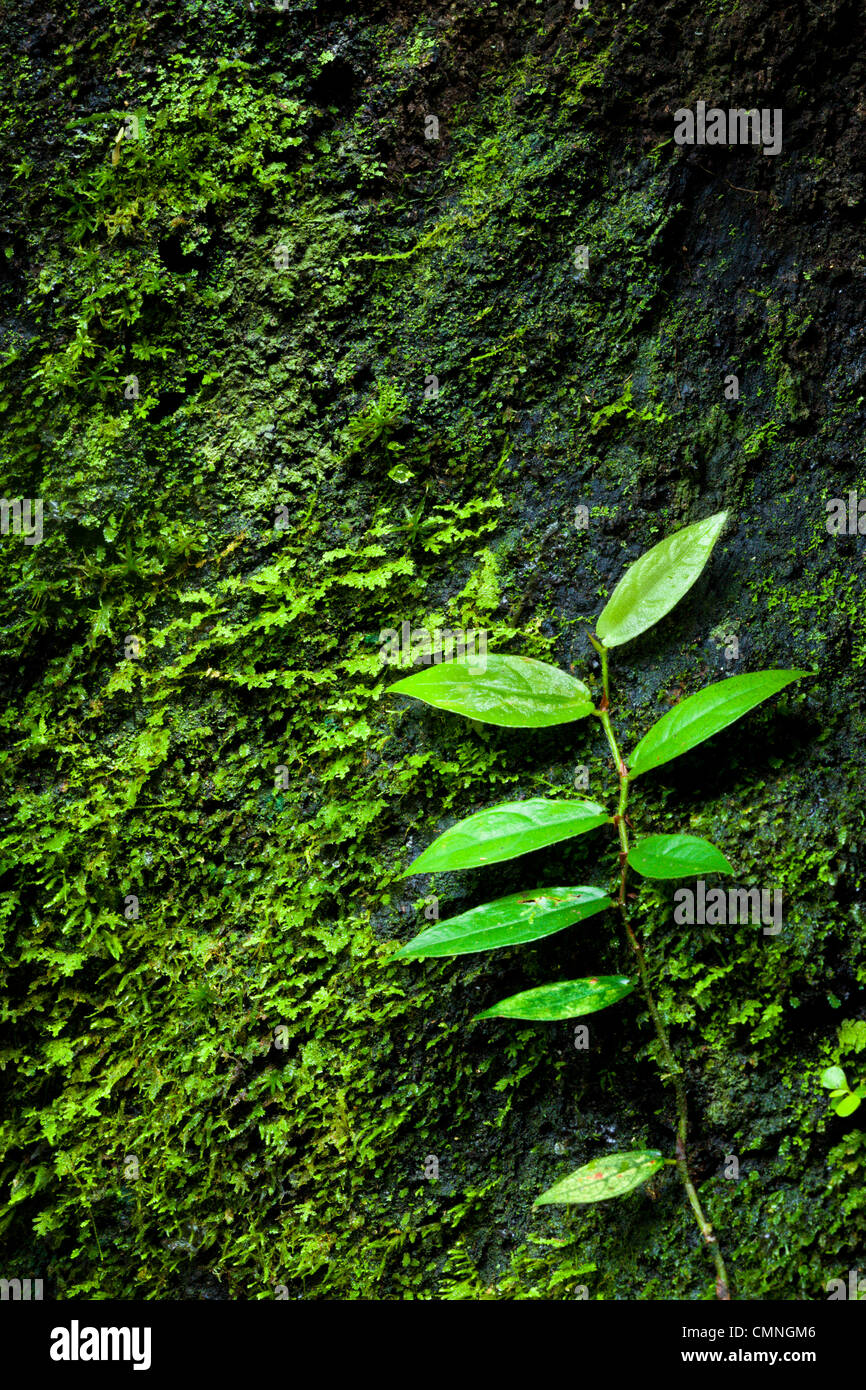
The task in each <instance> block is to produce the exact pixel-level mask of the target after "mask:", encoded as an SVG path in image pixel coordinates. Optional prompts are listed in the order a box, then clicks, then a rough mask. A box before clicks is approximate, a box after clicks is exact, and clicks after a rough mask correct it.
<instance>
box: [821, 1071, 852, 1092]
mask: <svg viewBox="0 0 866 1390" xmlns="http://www.w3.org/2000/svg"><path fill="white" fill-rule="evenodd" d="M821 1085H822V1086H826V1087H827V1090H828V1091H834V1090H835V1089H836V1087H837V1086H844V1087H845V1090H846V1091H847V1089H848V1082H847V1081H846V1080H845V1073H844V1072H843V1070H842V1068H841V1067H828V1068H827V1070H826V1071H825V1072H822V1074H821Z"/></svg>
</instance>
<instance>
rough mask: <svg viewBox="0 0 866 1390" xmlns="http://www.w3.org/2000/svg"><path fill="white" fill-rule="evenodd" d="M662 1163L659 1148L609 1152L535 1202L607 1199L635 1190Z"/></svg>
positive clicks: (541, 1204) (548, 1203) (542, 1204)
mask: <svg viewBox="0 0 866 1390" xmlns="http://www.w3.org/2000/svg"><path fill="white" fill-rule="evenodd" d="M661 1165H662V1156H661V1154H660V1153H659V1151H658V1149H633V1150H632V1151H631V1152H630V1153H624V1154H608V1156H607V1158H597V1159H596V1160H595V1162H594V1163H586V1164H584V1166H583V1167H582V1168H578V1169H577V1171H576V1172H574V1173H570V1174H569V1175H568V1177H567V1178H563V1179H562V1181H561V1182H557V1183H554V1185H553V1187H549V1188H548V1189H547V1191H546V1192H544V1193H542V1195H541V1196H540V1197H536V1199H535V1205H536V1206H537V1207H540V1206H549V1205H551V1204H553V1203H571V1202H604V1201H606V1200H607V1198H608V1197H623V1196H624V1195H625V1193H626V1192H631V1190H632V1188H635V1187H639V1186H640V1184H641V1183H642V1182H646V1181H647V1179H648V1178H651V1177H652V1175H653V1173H656V1172H657V1171H658V1169H659V1168H660V1167H661Z"/></svg>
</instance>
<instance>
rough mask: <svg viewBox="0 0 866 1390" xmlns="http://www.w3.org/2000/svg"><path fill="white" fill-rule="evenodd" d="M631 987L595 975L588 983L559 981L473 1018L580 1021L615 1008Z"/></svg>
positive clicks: (627, 982) (616, 977) (620, 978)
mask: <svg viewBox="0 0 866 1390" xmlns="http://www.w3.org/2000/svg"><path fill="white" fill-rule="evenodd" d="M633 989H634V983H633V982H632V981H631V980H629V979H627V977H626V976H625V975H596V976H593V977H592V978H591V979H587V980H558V981H557V983H556V984H554V985H540V986H539V987H538V989H526V990H524V991H523V993H522V994H512V995H511V997H510V998H509V999H503V1000H501V1002H500V1003H498V1004H494V1005H493V1007H492V1008H490V1009H485V1010H484V1012H483V1014H476V1015H475V1017H476V1018H525V1019H529V1020H530V1021H531V1022H535V1021H537V1022H539V1023H554V1022H556V1021H557V1020H558V1019H562V1018H580V1017H581V1015H582V1014H594V1013H597V1012H598V1010H599V1009H606V1008H607V1006H608V1005H609V1004H616V1003H617V1002H618V1001H619V1000H620V999H624V998H625V996H626V995H627V994H631V992H632V990H633Z"/></svg>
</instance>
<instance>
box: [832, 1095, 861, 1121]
mask: <svg viewBox="0 0 866 1390" xmlns="http://www.w3.org/2000/svg"><path fill="white" fill-rule="evenodd" d="M859 1107H860V1097H859V1096H855V1095H853V1094H852V1095H848V1096H844V1097H843V1098H842V1100H837V1101H836V1103H835V1105H834V1106H833V1109H834V1110H835V1111H836V1114H837V1115H841V1116H842V1117H843V1118H844V1116H846V1115H853V1114H854V1111H855V1110H858V1109H859Z"/></svg>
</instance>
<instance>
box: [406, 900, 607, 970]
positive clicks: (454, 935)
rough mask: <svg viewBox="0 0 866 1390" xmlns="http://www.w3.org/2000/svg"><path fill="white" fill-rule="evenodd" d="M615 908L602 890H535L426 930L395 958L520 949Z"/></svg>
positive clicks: (463, 914)
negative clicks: (508, 948) (501, 948)
mask: <svg viewBox="0 0 866 1390" xmlns="http://www.w3.org/2000/svg"><path fill="white" fill-rule="evenodd" d="M606 907H613V903H612V902H611V900H610V898H609V897H608V896H607V894H606V893H605V892H604V891H603V890H602V889H601V888H531V889H529V890H528V891H526V892H524V893H512V894H510V896H509V897H507V898H497V899H496V901H495V902H492V903H484V904H483V906H482V907H473V908H472V909H471V910H470V911H469V912H462V913H461V914H460V916H459V917H451V918H450V919H449V920H448V921H447V922H437V923H436V925H435V926H433V927H428V928H427V930H426V931H422V932H421V934H420V935H419V936H416V937H415V940H414V941H410V942H409V943H408V945H406V946H403V947H402V948H401V949H400V950H399V951H398V952H397V954H396V956H395V957H394V959H395V960H397V959H399V957H401V956H403V957H408V956H414V957H416V958H418V959H420V958H421V957H422V956H465V955H472V954H474V952H476V951H491V950H493V949H495V948H497V947H502V946H519V945H521V944H522V943H523V942H524V941H538V940H539V939H540V938H541V937H543V936H552V935H553V933H554V932H558V931H562V929H563V928H564V927H571V926H573V925H574V923H575V922H582V921H583V920H584V919H585V918H586V917H592V916H594V914H595V913H596V912H603V911H604V909H605V908H606Z"/></svg>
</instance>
